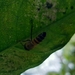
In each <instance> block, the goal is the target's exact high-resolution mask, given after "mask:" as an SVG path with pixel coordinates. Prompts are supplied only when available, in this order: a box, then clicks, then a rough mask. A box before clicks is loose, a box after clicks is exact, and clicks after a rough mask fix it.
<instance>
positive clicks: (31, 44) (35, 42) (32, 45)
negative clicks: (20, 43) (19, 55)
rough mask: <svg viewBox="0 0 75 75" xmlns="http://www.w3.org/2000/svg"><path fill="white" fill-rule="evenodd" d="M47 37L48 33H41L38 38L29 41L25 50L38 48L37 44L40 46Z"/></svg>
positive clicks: (25, 45)
mask: <svg viewBox="0 0 75 75" xmlns="http://www.w3.org/2000/svg"><path fill="white" fill-rule="evenodd" d="M45 37H46V32H42V33H40V34H39V35H38V36H37V37H36V38H34V39H33V40H29V41H27V42H26V43H25V44H24V48H25V49H26V50H31V49H32V48H34V46H36V45H37V44H39V43H40V42H41V41H42V40H43V39H44V38H45Z"/></svg>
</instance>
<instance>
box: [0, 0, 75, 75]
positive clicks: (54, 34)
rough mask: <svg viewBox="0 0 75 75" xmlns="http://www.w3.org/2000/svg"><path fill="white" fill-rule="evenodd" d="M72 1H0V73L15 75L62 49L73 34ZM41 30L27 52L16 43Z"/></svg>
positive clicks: (74, 21) (35, 34)
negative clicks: (41, 36) (36, 42)
mask: <svg viewBox="0 0 75 75" xmlns="http://www.w3.org/2000/svg"><path fill="white" fill-rule="evenodd" d="M74 3H75V1H74V0H69V1H68V0H64V1H62V0H48V1H46V0H13V1H11V0H0V73H1V75H19V74H20V73H21V72H23V71H24V70H26V69H28V68H31V67H33V66H36V65H38V64H40V63H42V61H44V60H45V59H46V58H47V57H48V56H49V55H50V54H51V53H53V52H54V51H56V50H57V49H60V48H62V47H63V46H64V45H65V44H66V43H67V42H68V41H69V39H70V38H71V36H72V35H73V34H74V32H75V25H74V24H75V16H74V15H75V4H74ZM31 25H33V38H35V37H36V36H37V35H38V34H40V33H41V32H43V31H45V32H46V34H47V36H46V38H45V39H44V40H43V41H42V42H41V43H40V44H39V45H37V46H36V47H34V48H33V49H32V50H31V51H29V52H28V51H26V50H25V49H24V47H23V46H22V45H21V44H20V41H22V40H26V39H30V36H31Z"/></svg>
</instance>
